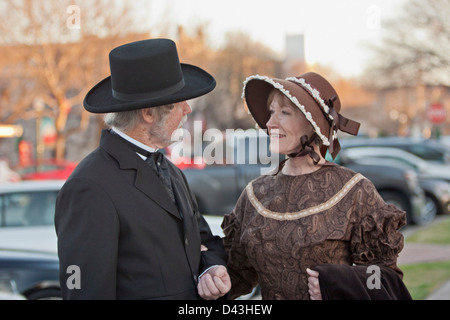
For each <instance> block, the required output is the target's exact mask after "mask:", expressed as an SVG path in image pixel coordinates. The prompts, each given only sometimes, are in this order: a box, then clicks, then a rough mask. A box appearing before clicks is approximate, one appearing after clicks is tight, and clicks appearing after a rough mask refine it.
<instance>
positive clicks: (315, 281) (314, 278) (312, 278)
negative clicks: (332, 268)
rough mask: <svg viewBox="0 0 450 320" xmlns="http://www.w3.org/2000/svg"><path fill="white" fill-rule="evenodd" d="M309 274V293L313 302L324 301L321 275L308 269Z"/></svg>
mask: <svg viewBox="0 0 450 320" xmlns="http://www.w3.org/2000/svg"><path fill="white" fill-rule="evenodd" d="M306 273H308V276H309V277H308V292H309V297H310V299H311V300H322V293H321V292H320V285H319V273H318V272H317V271H314V270H311V269H309V268H307V269H306Z"/></svg>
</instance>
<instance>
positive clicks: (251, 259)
mask: <svg viewBox="0 0 450 320" xmlns="http://www.w3.org/2000/svg"><path fill="white" fill-rule="evenodd" d="M405 222H406V215H405V212H404V211H400V210H399V209H397V208H396V207H395V206H393V205H388V204H386V203H385V202H384V201H383V199H382V198H381V197H380V195H379V194H378V192H377V191H376V189H375V187H374V186H373V184H372V183H371V182H370V181H369V180H367V179H366V178H365V177H364V176H362V175H361V174H358V173H356V172H354V171H352V170H349V169H347V168H344V167H341V166H338V165H327V166H323V167H321V168H320V169H319V170H317V171H315V172H313V173H309V174H304V175H298V176H289V175H284V174H282V173H281V172H280V173H278V174H277V175H275V176H271V175H266V176H260V177H259V178H257V179H255V180H253V181H251V182H250V183H249V184H248V185H247V187H246V189H245V190H244V191H243V192H242V194H241V196H240V198H239V200H238V202H237V204H236V206H235V208H234V210H233V212H232V213H231V214H228V215H225V218H224V221H223V224H222V228H223V230H224V233H225V238H224V245H225V249H226V250H227V251H228V268H229V272H230V275H231V279H232V289H231V291H230V295H229V296H230V298H232V299H233V298H235V297H237V296H239V295H242V294H245V293H248V292H250V291H251V289H252V288H253V287H254V286H255V285H256V284H257V283H259V285H260V287H261V293H262V298H263V299H267V300H273V299H309V294H308V280H307V279H308V276H307V273H306V268H313V267H314V266H316V265H319V264H323V263H330V264H347V265H352V264H382V265H385V266H388V267H391V268H393V269H394V270H395V271H397V272H398V273H399V275H400V276H402V271H401V270H400V269H399V268H398V267H397V257H398V254H399V253H400V251H401V250H402V248H403V235H402V234H401V233H400V232H398V230H399V228H400V227H402V226H403V225H404V224H405ZM319 281H320V280H319Z"/></svg>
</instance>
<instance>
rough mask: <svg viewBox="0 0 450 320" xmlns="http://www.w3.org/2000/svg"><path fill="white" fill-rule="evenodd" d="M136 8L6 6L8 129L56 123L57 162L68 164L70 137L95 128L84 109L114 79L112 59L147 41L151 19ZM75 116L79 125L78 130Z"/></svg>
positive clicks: (61, 1) (0, 87)
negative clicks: (146, 22)
mask: <svg viewBox="0 0 450 320" xmlns="http://www.w3.org/2000/svg"><path fill="white" fill-rule="evenodd" d="M133 3H135V2H131V1H106V0H101V1H94V0H78V1H74V0H48V1H33V0H5V1H3V3H2V5H1V6H0V31H1V32H0V34H1V36H0V42H1V44H2V47H1V48H0V50H1V58H0V59H1V60H0V71H1V76H0V103H1V113H0V122H4V123H12V122H14V121H16V120H17V119H18V118H22V119H33V118H38V117H43V116H48V117H50V118H53V119H55V129H56V134H57V141H56V158H57V159H62V158H64V154H65V145H66V139H67V137H68V136H70V135H72V134H74V133H77V132H80V131H82V130H84V129H85V128H86V127H87V125H88V123H89V114H88V113H87V112H85V111H84V109H83V108H82V107H80V105H81V102H82V100H83V98H84V96H85V95H86V93H87V91H88V89H89V88H90V87H92V86H93V85H94V84H95V83H96V82H98V81H99V80H100V79H102V78H104V77H106V76H107V75H108V74H109V64H108V52H109V51H110V50H111V49H112V48H113V47H114V46H117V45H120V44H122V43H125V42H127V41H129V40H130V39H131V40H137V39H139V38H143V37H144V35H143V34H139V33H137V32H136V30H139V29H138V26H139V25H141V24H143V19H144V18H145V16H144V15H136V8H135V7H133V6H132V4H133ZM139 17H141V18H139ZM139 19H141V20H139ZM145 37H148V33H147V34H146V35H145ZM69 115H72V116H76V117H78V118H79V122H78V123H77V124H76V125H74V126H72V127H69V126H68V117H69Z"/></svg>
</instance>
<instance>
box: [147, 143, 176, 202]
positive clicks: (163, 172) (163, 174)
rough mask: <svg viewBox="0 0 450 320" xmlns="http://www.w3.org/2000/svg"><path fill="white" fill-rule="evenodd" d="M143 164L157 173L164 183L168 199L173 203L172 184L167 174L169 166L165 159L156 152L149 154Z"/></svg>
mask: <svg viewBox="0 0 450 320" xmlns="http://www.w3.org/2000/svg"><path fill="white" fill-rule="evenodd" d="M145 162H146V163H147V164H148V165H150V166H151V167H152V168H153V169H154V170H155V171H156V172H157V173H158V177H159V178H160V179H161V181H162V182H163V183H164V185H165V187H166V189H167V192H168V193H169V196H170V198H171V199H172V201H173V202H175V196H174V194H173V189H172V182H171V180H170V174H169V164H168V163H167V159H166V158H165V157H164V155H163V154H162V153H161V152H159V151H156V152H152V153H150V155H149V156H148V157H147V160H145Z"/></svg>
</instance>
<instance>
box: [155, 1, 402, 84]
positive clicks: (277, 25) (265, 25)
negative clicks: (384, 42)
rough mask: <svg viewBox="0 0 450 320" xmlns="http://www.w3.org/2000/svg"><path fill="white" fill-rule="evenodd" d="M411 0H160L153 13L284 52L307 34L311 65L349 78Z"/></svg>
mask: <svg viewBox="0 0 450 320" xmlns="http://www.w3.org/2000/svg"><path fill="white" fill-rule="evenodd" d="M406 1H407V0H226V1H217V0H165V1H159V0H154V2H153V5H152V7H153V10H152V12H153V13H154V14H156V15H159V16H161V12H167V11H164V10H166V9H167V7H164V6H168V7H170V8H171V10H170V18H171V19H175V21H177V23H178V24H181V25H184V26H186V27H189V26H195V25H198V24H200V23H207V25H208V29H207V30H208V31H209V39H210V40H211V41H212V42H213V43H212V45H215V46H219V45H220V43H221V42H222V41H223V38H224V35H225V34H226V32H227V31H236V30H240V31H244V32H246V33H248V34H249V35H250V36H251V37H252V39H254V40H256V41H259V42H262V43H264V44H266V45H267V46H268V47H270V48H272V49H273V50H274V51H276V52H277V53H279V54H280V55H281V56H283V55H284V48H285V38H286V35H293V34H299V33H301V34H304V37H305V57H306V61H307V63H320V64H322V65H326V66H330V67H332V68H333V69H334V70H335V71H337V72H338V73H340V74H341V75H343V76H349V77H351V76H357V75H359V74H360V73H361V72H362V71H363V69H364V66H365V65H366V63H367V62H368V60H369V59H370V51H369V50H368V49H367V46H366V45H365V43H379V41H380V39H381V35H382V34H383V20H384V19H388V18H391V17H395V16H396V15H398V14H399V12H400V10H401V6H402V5H403V4H404V3H405V2H406Z"/></svg>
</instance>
